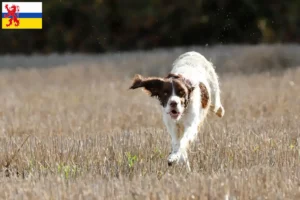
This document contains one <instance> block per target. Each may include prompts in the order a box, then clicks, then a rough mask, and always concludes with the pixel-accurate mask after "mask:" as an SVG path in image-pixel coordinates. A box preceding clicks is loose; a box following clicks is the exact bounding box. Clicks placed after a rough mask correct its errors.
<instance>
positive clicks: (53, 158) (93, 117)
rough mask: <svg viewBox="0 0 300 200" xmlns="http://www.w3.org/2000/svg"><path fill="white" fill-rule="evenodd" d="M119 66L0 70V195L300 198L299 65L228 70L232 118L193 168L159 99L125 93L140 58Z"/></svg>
mask: <svg viewBox="0 0 300 200" xmlns="http://www.w3.org/2000/svg"><path fill="white" fill-rule="evenodd" d="M113 63H114V62H102V63H101V62H100V63H85V64H70V65H69V66H57V67H53V68H46V69H43V68H30V69H16V70H1V73H0V171H1V172H0V175H1V176H0V185H1V187H0V199H225V200H236V199H299V198H300V170H299V164H300V162H299V161H300V160H299V159H300V136H299V134H300V131H299V117H300V116H299V113H300V96H299V91H300V78H299V77H300V68H293V69H288V70H285V71H281V72H280V73H275V74H273V73H269V72H261V73H255V74H243V73H236V74H234V73H231V74H226V73H222V74H221V75H220V81H221V89H222V102H223V104H224V107H225V109H226V115H225V117H224V118H223V119H219V118H218V117H216V116H214V115H213V114H210V116H209V117H208V119H207V120H206V122H205V124H204V127H203V128H202V132H200V134H199V135H198V139H197V141H196V142H195V143H194V144H193V145H192V148H191V149H190V152H189V155H190V162H191V168H192V173H191V174H187V173H186V171H185V167H184V166H174V167H167V161H166V158H167V156H168V154H169V152H170V138H169V135H168V133H167V132H166V129H165V127H164V125H163V123H162V120H161V113H160V107H159V105H158V103H157V101H156V100H155V99H151V98H149V97H148V96H147V95H146V94H145V93H143V92H142V91H129V90H128V87H129V85H130V83H131V77H132V76H133V74H134V73H133V72H134V71H139V68H138V63H135V62H131V63H127V64H126V63H125V64H124V63H123V65H124V66H125V65H126V66H127V67H128V68H131V70H126V67H124V68H119V69H116V66H114V64H113ZM168 64H170V63H165V66H167V65H168ZM132 68H136V70H135V69H132ZM161 70H162V71H167V70H166V69H165V68H164V69H161Z"/></svg>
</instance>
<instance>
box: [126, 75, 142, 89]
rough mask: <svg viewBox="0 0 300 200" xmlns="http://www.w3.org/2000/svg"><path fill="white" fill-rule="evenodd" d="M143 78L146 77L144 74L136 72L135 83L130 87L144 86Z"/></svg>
mask: <svg viewBox="0 0 300 200" xmlns="http://www.w3.org/2000/svg"><path fill="white" fill-rule="evenodd" d="M143 79H144V77H143V76H142V75H139V74H136V75H135V76H134V78H133V83H132V85H131V87H130V88H129V89H136V88H139V87H143Z"/></svg>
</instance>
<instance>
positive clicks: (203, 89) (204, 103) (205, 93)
mask: <svg viewBox="0 0 300 200" xmlns="http://www.w3.org/2000/svg"><path fill="white" fill-rule="evenodd" d="M199 87H200V90H201V105H202V108H206V107H207V105H208V101H209V94H208V91H207V88H206V86H205V85H204V84H203V83H200V84H199Z"/></svg>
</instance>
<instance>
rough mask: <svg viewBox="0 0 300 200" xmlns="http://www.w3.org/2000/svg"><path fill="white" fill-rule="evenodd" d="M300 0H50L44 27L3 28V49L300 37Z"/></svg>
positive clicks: (116, 47)
mask: <svg viewBox="0 0 300 200" xmlns="http://www.w3.org/2000/svg"><path fill="white" fill-rule="evenodd" d="M299 13H300V1H299V0H286V1H283V0H194V1H183V0H68V1H66V0H51V1H50V0H47V1H43V29H42V30H1V33H0V43H1V48H0V53H1V54H5V53H25V54H30V53H36V52H38V53H51V52H59V53H63V52H89V53H91V52H107V51H124V50H134V49H151V48H158V47H171V46H189V45H214V44H258V43H299V42H300V15H299Z"/></svg>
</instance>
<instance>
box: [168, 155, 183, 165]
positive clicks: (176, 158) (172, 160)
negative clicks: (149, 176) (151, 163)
mask: <svg viewBox="0 0 300 200" xmlns="http://www.w3.org/2000/svg"><path fill="white" fill-rule="evenodd" d="M179 159H180V154H179V153H178V152H177V153H171V154H170V155H169V157H168V166H172V165H173V164H175V163H178V161H179Z"/></svg>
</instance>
